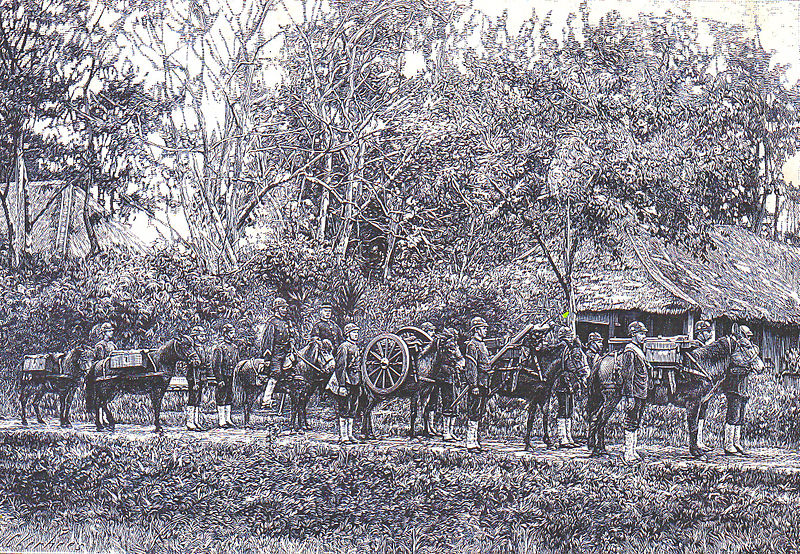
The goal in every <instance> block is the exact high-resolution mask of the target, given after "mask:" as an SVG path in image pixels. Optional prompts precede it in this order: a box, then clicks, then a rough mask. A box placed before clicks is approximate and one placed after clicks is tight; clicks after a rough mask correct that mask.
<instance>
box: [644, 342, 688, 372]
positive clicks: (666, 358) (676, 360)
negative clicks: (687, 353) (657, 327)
mask: <svg viewBox="0 0 800 554" xmlns="http://www.w3.org/2000/svg"><path fill="white" fill-rule="evenodd" d="M644 357H645V359H646V360H647V361H648V362H650V363H651V364H655V365H662V364H670V365H677V364H680V363H681V349H680V343H679V342H677V341H675V340H670V339H663V338H657V339H645V341H644Z"/></svg>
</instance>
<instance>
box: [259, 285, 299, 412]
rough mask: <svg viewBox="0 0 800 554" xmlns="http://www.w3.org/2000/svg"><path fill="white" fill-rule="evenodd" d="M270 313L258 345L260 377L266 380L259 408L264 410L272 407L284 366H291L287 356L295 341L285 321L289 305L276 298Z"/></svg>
mask: <svg viewBox="0 0 800 554" xmlns="http://www.w3.org/2000/svg"><path fill="white" fill-rule="evenodd" d="M272 313H273V315H272V317H271V318H270V319H269V321H267V324H266V325H265V327H264V335H263V337H262V338H261V343H260V345H259V351H260V357H261V358H263V359H264V365H263V366H262V372H263V373H262V375H261V377H262V379H263V378H266V379H268V381H267V388H266V390H264V398H263V400H262V401H261V406H262V407H263V408H265V409H269V408H271V407H272V393H273V392H274V391H275V385H277V384H278V380H279V379H280V377H281V373H282V372H283V368H284V366H286V365H291V359H290V358H289V356H290V354H291V352H292V347H293V346H294V340H295V334H294V327H293V326H292V323H291V322H290V321H289V320H288V319H287V314H288V313H289V304H288V303H287V302H286V300H284V299H283V298H281V297H280V296H278V297H276V298H275V300H273V301H272ZM262 382H263V381H262Z"/></svg>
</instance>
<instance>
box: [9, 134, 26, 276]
mask: <svg viewBox="0 0 800 554" xmlns="http://www.w3.org/2000/svg"><path fill="white" fill-rule="evenodd" d="M26 181H27V175H26V172H25V159H24V158H23V155H22V135H21V134H20V135H19V136H17V137H16V138H15V140H14V203H15V205H14V213H13V223H12V226H13V227H14V232H13V233H12V235H13V236H14V242H13V255H12V262H11V265H12V266H13V267H19V266H20V265H21V264H22V258H23V256H24V254H25V252H26V250H27V242H28V198H27V186H26V185H27V183H26Z"/></svg>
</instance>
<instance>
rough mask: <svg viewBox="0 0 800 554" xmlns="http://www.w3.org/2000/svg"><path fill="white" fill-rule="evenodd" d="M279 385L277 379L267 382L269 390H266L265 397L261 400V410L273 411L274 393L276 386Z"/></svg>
mask: <svg viewBox="0 0 800 554" xmlns="http://www.w3.org/2000/svg"><path fill="white" fill-rule="evenodd" d="M277 384H278V381H277V380H276V379H275V378H270V380H269V381H267V388H266V389H264V396H263V398H262V399H261V408H263V409H264V410H271V409H272V393H273V392H275V385H277Z"/></svg>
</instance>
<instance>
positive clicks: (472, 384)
mask: <svg viewBox="0 0 800 554" xmlns="http://www.w3.org/2000/svg"><path fill="white" fill-rule="evenodd" d="M487 329H488V325H486V320H484V319H483V318H482V317H474V318H472V321H471V322H470V331H471V332H472V338H471V339H470V340H469V342H468V343H467V352H466V355H465V358H466V367H465V373H466V377H467V386H468V387H469V394H468V397H467V399H468V402H467V414H468V416H469V421H468V424H467V440H466V447H467V450H468V451H470V452H479V451H480V450H481V445H480V442H479V441H478V423H479V422H480V420H481V418H482V417H483V414H484V411H485V410H486V400H487V396H488V393H489V369H490V368H489V351H488V350H487V349H486V344H485V343H484V342H483V341H484V339H485V338H486V330H487Z"/></svg>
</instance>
